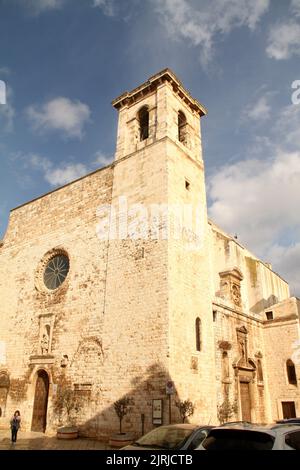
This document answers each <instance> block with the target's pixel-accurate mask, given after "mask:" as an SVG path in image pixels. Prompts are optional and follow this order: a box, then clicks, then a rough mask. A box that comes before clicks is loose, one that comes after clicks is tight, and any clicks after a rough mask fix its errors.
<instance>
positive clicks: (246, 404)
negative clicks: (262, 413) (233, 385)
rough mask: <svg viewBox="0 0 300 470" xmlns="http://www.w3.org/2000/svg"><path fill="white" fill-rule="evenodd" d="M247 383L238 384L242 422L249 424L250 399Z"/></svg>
mask: <svg viewBox="0 0 300 470" xmlns="http://www.w3.org/2000/svg"><path fill="white" fill-rule="evenodd" d="M249 387H250V384H249V382H240V394H241V408H242V420H243V421H250V422H251V399H250V388H249Z"/></svg>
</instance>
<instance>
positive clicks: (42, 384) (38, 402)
mask: <svg viewBox="0 0 300 470" xmlns="http://www.w3.org/2000/svg"><path fill="white" fill-rule="evenodd" d="M48 393H49V377H48V374H47V372H46V371H45V370H39V371H38V373H37V379H36V385H35V394H34V403H33V414H32V424H31V430H32V431H36V432H45V430H46V425H47V407H48Z"/></svg>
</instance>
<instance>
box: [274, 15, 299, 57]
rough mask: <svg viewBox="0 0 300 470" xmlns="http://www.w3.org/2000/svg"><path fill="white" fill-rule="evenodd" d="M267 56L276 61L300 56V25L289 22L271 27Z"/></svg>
mask: <svg viewBox="0 0 300 470" xmlns="http://www.w3.org/2000/svg"><path fill="white" fill-rule="evenodd" d="M266 52H267V55H268V56H269V57H270V58H273V59H276V60H283V59H290V58H291V57H292V56H293V55H300V24H298V23H296V22H294V21H289V22H286V23H278V24H276V25H273V26H272V27H271V30H270V32H269V36H268V46H267V49H266Z"/></svg>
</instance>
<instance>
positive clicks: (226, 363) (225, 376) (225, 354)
mask: <svg viewBox="0 0 300 470" xmlns="http://www.w3.org/2000/svg"><path fill="white" fill-rule="evenodd" d="M228 378H229V357H228V352H227V351H223V353H222V380H228Z"/></svg>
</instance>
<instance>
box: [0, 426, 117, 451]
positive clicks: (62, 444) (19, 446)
mask: <svg viewBox="0 0 300 470" xmlns="http://www.w3.org/2000/svg"><path fill="white" fill-rule="evenodd" d="M109 449H111V447H110V446H109V445H107V444H106V443H103V442H100V441H97V440H94V439H74V440H63V439H57V438H56V437H55V436H51V437H50V436H45V435H44V434H42V433H38V432H22V431H19V433H18V440H17V442H16V443H15V444H12V442H11V440H10V431H9V430H8V431H3V430H0V450H109Z"/></svg>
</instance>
